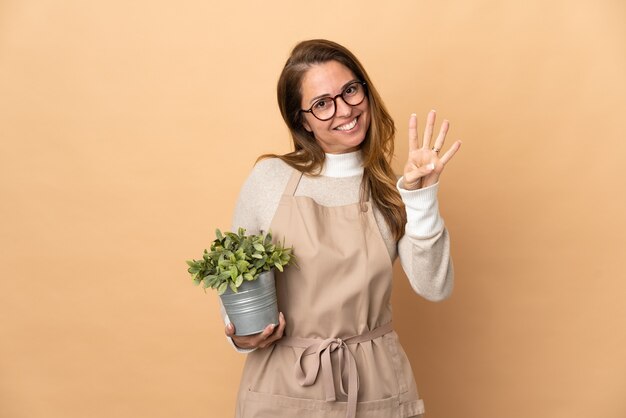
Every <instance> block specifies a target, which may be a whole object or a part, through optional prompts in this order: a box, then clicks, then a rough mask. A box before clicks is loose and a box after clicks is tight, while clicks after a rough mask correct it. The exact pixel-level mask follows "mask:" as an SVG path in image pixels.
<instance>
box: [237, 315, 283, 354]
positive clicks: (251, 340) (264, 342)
mask: <svg viewBox="0 0 626 418" xmlns="http://www.w3.org/2000/svg"><path fill="white" fill-rule="evenodd" d="M285 323H286V322H285V316H284V315H283V313H282V312H281V313H280V314H279V315H278V327H276V326H275V325H274V324H270V325H268V326H267V327H265V329H264V330H263V332H260V333H258V334H254V335H245V336H237V335H235V326H234V325H233V324H232V323H231V324H228V325H226V330H225V332H226V336H227V337H230V338H232V339H233V342H234V343H235V345H236V346H237V347H239V348H246V349H248V348H266V347H269V346H270V345H271V344H272V343H274V341H277V340H279V339H281V338H282V337H283V332H284V331H285Z"/></svg>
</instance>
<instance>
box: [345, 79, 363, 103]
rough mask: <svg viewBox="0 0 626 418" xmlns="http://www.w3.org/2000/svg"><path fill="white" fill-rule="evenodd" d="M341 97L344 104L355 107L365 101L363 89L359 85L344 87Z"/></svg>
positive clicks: (353, 84)
mask: <svg viewBox="0 0 626 418" xmlns="http://www.w3.org/2000/svg"><path fill="white" fill-rule="evenodd" d="M341 96H342V97H343V100H344V101H345V102H346V103H348V104H349V105H351V106H356V105H358V104H361V102H362V101H363V99H365V88H364V87H363V85H362V84H361V83H359V82H354V83H352V84H350V85H349V86H348V87H346V89H345V90H344V91H343V94H342V95H341Z"/></svg>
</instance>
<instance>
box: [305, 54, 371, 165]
mask: <svg viewBox="0 0 626 418" xmlns="http://www.w3.org/2000/svg"><path fill="white" fill-rule="evenodd" d="M353 81H362V80H358V79H357V78H356V76H355V75H354V74H353V73H352V71H350V69H348V68H347V67H346V66H344V65H343V64H340V63H339V62H337V61H328V62H325V63H323V64H316V65H314V66H313V67H311V68H310V69H309V70H308V71H307V72H306V74H305V75H304V77H303V79H302V84H301V86H300V89H301V92H302V103H301V109H309V108H310V107H311V106H312V105H313V103H314V102H317V100H318V99H320V97H326V98H328V97H330V98H332V97H335V96H336V95H338V94H341V93H342V92H343V91H344V89H345V88H346V86H347V85H348V84H350V83H351V82H353ZM329 100H330V99H329ZM327 103H328V101H327ZM335 107H336V109H335V115H334V116H333V117H332V118H330V119H329V120H326V121H321V120H319V119H317V118H316V117H315V116H313V115H312V114H311V113H306V112H303V114H302V115H303V116H304V119H303V125H304V128H305V129H306V130H307V131H309V132H312V133H313V135H314V136H315V139H316V140H317V142H318V143H319V144H320V146H321V147H322V149H323V150H324V152H326V153H329V154H343V153H346V152H351V151H356V150H357V149H358V148H359V146H360V145H361V142H363V140H364V139H365V134H366V133H367V130H368V129H369V126H370V113H369V110H370V107H369V101H368V99H367V94H366V96H365V99H364V100H363V101H362V102H361V103H360V104H358V105H356V106H350V105H349V104H347V103H346V102H345V101H344V100H343V97H342V96H339V97H337V98H336V99H335Z"/></svg>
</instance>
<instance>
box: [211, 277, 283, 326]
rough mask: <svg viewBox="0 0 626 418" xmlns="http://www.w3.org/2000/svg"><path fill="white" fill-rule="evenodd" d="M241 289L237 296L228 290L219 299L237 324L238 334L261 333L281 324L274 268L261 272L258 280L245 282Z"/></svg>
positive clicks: (234, 323)
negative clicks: (269, 326)
mask: <svg viewBox="0 0 626 418" xmlns="http://www.w3.org/2000/svg"><path fill="white" fill-rule="evenodd" d="M238 290H239V291H238V292H237V293H235V292H233V291H232V290H231V289H230V287H229V288H228V289H227V290H226V292H224V293H223V294H222V295H221V296H220V297H221V298H222V304H223V305H224V309H225V310H226V313H227V314H228V318H229V319H230V322H232V323H233V325H235V335H252V334H258V333H259V332H261V331H263V330H264V329H265V327H266V326H268V325H269V324H275V325H278V305H277V302H276V285H275V284H274V269H272V270H270V271H266V272H263V273H261V275H260V276H259V277H258V278H257V279H256V280H252V281H246V280H244V282H243V283H242V284H241V286H239V289H238Z"/></svg>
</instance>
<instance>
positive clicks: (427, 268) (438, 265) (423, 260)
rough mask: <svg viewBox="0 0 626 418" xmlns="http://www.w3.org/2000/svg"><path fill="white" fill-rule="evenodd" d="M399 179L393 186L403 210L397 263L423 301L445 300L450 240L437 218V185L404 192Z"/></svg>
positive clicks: (451, 277) (449, 281)
mask: <svg viewBox="0 0 626 418" xmlns="http://www.w3.org/2000/svg"><path fill="white" fill-rule="evenodd" d="M403 186H404V185H403V178H400V180H399V181H398V184H397V187H398V190H399V191H400V195H401V196H402V200H403V201H404V204H405V206H406V211H407V225H406V229H405V234H404V237H402V239H401V240H400V241H399V242H398V255H399V257H400V264H401V265H402V268H403V269H404V272H405V273H406V275H407V277H408V279H409V282H410V283H411V287H412V288H413V290H415V292H416V293H417V294H419V295H421V296H423V297H424V298H426V299H428V300H430V301H433V302H436V301H441V300H443V299H446V298H448V297H449V296H450V294H451V293H452V288H453V286H454V271H453V266H452V259H451V257H450V237H449V235H448V231H447V230H446V228H445V226H444V224H443V220H442V219H441V216H440V215H439V207H438V202H437V190H438V189H439V183H436V184H434V185H432V186H429V187H425V188H422V189H418V190H406V189H405V188H404V187H403Z"/></svg>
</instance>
